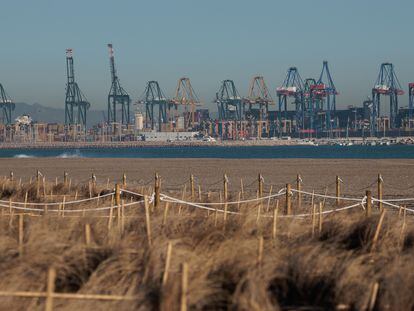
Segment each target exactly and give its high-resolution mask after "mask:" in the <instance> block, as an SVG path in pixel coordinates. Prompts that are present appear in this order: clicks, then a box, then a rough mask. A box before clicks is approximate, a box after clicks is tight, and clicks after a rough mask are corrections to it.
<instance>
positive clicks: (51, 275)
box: [45, 267, 56, 311]
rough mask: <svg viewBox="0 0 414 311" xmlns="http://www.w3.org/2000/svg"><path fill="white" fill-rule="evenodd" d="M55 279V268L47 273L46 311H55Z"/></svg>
mask: <svg viewBox="0 0 414 311" xmlns="http://www.w3.org/2000/svg"><path fill="white" fill-rule="evenodd" d="M55 279H56V270H55V268H53V267H51V268H49V270H48V272H47V285H46V305H45V311H52V310H53V293H54V291H55Z"/></svg>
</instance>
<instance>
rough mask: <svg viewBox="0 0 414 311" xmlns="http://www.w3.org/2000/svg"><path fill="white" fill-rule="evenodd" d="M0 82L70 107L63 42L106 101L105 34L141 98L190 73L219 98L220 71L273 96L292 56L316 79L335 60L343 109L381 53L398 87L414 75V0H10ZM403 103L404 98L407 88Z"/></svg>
mask: <svg viewBox="0 0 414 311" xmlns="http://www.w3.org/2000/svg"><path fill="white" fill-rule="evenodd" d="M1 2H2V5H1V10H0V27H1V29H2V31H1V34H0V36H1V43H0V83H2V84H3V86H4V87H5V88H6V91H7V93H8V94H9V95H10V96H11V97H12V98H13V99H14V101H15V102H26V103H40V104H43V105H46V106H50V107H62V108H63V107H64V99H65V84H66V71H65V70H66V67H65V49H66V48H72V49H73V51H74V62H75V75H76V80H77V82H78V84H79V86H80V88H81V89H82V92H83V93H84V94H85V95H86V97H87V99H88V100H89V101H90V102H91V109H94V110H105V109H106V103H107V95H108V91H109V87H110V72H109V59H108V51H107V44H108V43H113V45H114V50H115V62H116V66H117V71H118V76H119V78H120V80H121V84H122V86H123V87H124V89H126V90H127V91H128V92H129V94H130V95H131V96H132V98H133V100H134V101H136V100H137V99H138V98H139V97H140V96H141V94H142V92H143V91H144V89H145V85H146V82H147V81H150V80H157V81H158V82H159V83H160V86H161V88H162V89H163V91H164V93H165V95H166V96H167V97H172V96H173V94H174V89H175V87H176V84H177V80H178V79H179V78H180V77H182V76H187V77H189V78H190V79H191V82H192V85H193V88H194V89H195V91H196V93H197V94H198V96H199V98H200V99H201V100H202V101H203V102H204V103H205V104H207V105H208V107H210V108H214V105H213V104H212V102H213V100H214V96H215V93H216V92H217V91H218V89H219V87H220V82H221V81H222V80H224V79H232V80H234V82H235V84H236V87H237V89H238V91H239V93H240V94H241V95H242V96H246V95H247V91H248V85H249V82H250V79H251V78H252V77H253V76H255V75H263V76H264V78H265V81H266V83H267V85H268V88H269V89H270V90H271V91H272V95H273V97H274V98H275V97H276V95H275V90H276V87H277V86H279V85H280V84H281V83H282V82H283V80H284V77H285V75H286V71H287V69H288V68H289V67H291V66H296V67H297V68H298V70H299V73H300V75H301V76H302V78H303V79H305V78H309V77H314V78H318V77H319V74H320V72H321V70H322V61H323V60H327V61H329V67H330V71H331V74H332V76H333V80H334V83H335V85H336V87H337V89H338V91H339V92H340V95H339V96H338V97H337V105H338V107H339V108H345V107H347V106H348V105H354V106H357V105H361V102H362V101H363V100H365V99H366V97H367V96H369V95H370V93H371V88H372V87H373V85H374V83H375V80H376V78H377V75H378V71H379V66H380V64H381V63H382V62H392V63H393V64H394V66H395V69H396V73H397V76H398V78H399V80H400V82H401V84H402V87H403V89H404V90H405V91H407V87H408V86H407V85H408V83H409V82H414V62H413V55H414V40H413V35H412V32H413V26H414V15H413V12H414V1H413V0H393V1H389V0H329V1H328V0H312V1H310V0H296V1H286V0H285V1H279V0H268V1H265V0H249V1H247V0H237V1H236V0H208V1H206V0H204V1H201V0H158V1H157V0H153V1H141V0H118V1H116V0H112V1H107V0H71V1H61V0H2V1H1ZM400 105H401V106H407V105H408V97H407V96H406V95H404V96H402V97H401V98H400Z"/></svg>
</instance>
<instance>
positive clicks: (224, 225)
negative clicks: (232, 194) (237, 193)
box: [223, 202, 228, 230]
mask: <svg viewBox="0 0 414 311" xmlns="http://www.w3.org/2000/svg"><path fill="white" fill-rule="evenodd" d="M227 208H228V206H227V202H225V203H224V213H223V214H224V215H223V230H226V222H227Z"/></svg>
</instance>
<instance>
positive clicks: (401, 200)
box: [377, 198, 414, 202]
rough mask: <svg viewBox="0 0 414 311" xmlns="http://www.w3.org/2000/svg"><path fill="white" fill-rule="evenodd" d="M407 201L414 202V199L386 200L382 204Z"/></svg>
mask: <svg viewBox="0 0 414 311" xmlns="http://www.w3.org/2000/svg"><path fill="white" fill-rule="evenodd" d="M377 201H378V200H377ZM407 201H414V198H402V199H385V200H382V202H407Z"/></svg>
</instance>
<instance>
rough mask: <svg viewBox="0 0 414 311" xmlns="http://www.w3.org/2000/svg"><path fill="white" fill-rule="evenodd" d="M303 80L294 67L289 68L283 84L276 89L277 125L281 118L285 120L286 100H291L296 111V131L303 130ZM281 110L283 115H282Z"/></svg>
mask: <svg viewBox="0 0 414 311" xmlns="http://www.w3.org/2000/svg"><path fill="white" fill-rule="evenodd" d="M303 91H304V84H303V80H302V78H301V77H300V75H299V71H298V69H297V68H296V67H290V68H289V69H288V71H287V74H286V77H285V80H284V81H283V84H282V85H281V86H279V87H278V88H277V89H276V94H277V96H278V98H279V124H280V123H281V122H282V118H283V119H285V120H286V118H287V116H286V114H287V111H288V98H293V99H294V100H293V103H294V105H295V111H296V116H295V119H296V131H299V129H303V121H304V107H303ZM282 110H283V114H282Z"/></svg>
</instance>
